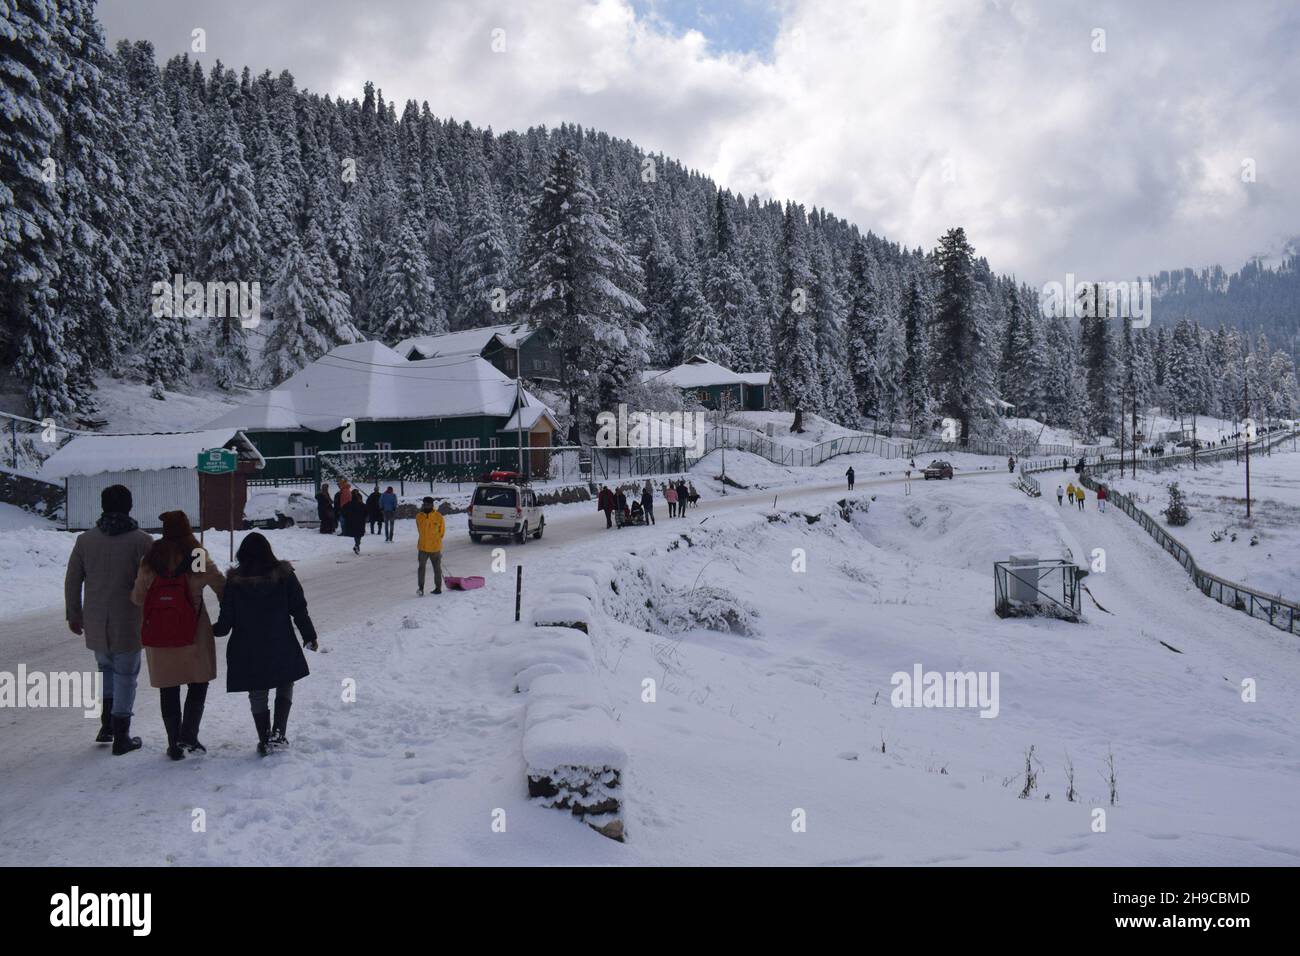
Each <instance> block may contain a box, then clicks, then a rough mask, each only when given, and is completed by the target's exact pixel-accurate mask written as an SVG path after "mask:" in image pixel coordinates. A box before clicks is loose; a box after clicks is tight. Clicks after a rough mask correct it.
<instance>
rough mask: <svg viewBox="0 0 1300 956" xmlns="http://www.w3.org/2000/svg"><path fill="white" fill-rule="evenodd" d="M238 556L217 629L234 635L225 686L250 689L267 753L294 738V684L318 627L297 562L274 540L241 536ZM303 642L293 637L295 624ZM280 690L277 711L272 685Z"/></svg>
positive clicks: (263, 753) (302, 674)
mask: <svg viewBox="0 0 1300 956" xmlns="http://www.w3.org/2000/svg"><path fill="white" fill-rule="evenodd" d="M235 559H236V561H237V562H238V563H237V564H236V565H235V566H234V567H233V568H231V569H230V571H229V573H228V574H227V575H226V587H225V590H224V591H223V592H222V595H221V613H220V614H219V615H217V623H216V624H214V625H213V627H212V632H213V633H214V634H215V635H216V636H217V637H224V636H225V635H227V634H229V635H230V640H229V641H227V642H226V692H227V693H231V694H237V693H244V692H246V693H247V694H248V706H249V709H250V710H251V711H252V713H253V726H254V727H255V728H256V729H257V752H258V753H259V754H260V755H261V756H263V757H265V756H266V755H267V754H269V753H271V752H272V751H274V750H277V749H279V748H281V747H286V746H288V744H289V738H288V737H287V736H285V734H286V731H287V730H288V726H289V709H290V707H292V706H293V685H294V683H295V682H296V681H300V680H302V679H303V678H304V677H306V676H307V675H308V674H309V673H311V671H310V670H309V669H308V667H307V657H306V655H304V654H303V648H306V649H307V650H311V651H315V650H317V649H318V646H319V645H318V643H317V639H316V627H315V625H314V624H312V621H311V616H310V615H309V614H308V613H307V596H306V594H304V593H303V589H302V584H301V582H299V580H298V576H297V575H296V574H294V571H293V565H292V564H290V563H289V562H288V561H281V560H279V559H278V558H277V557H276V556H275V552H274V551H272V550H271V544H270V542H269V541H267V540H266V537H265V536H264V535H262V534H261V533H260V532H257V531H254V532H253V533H252V534H250V535H248V536H247V537H246V538H244V540H243V541H242V542H240V545H239V550H238V551H236V552H235ZM295 625H296V626H297V628H298V634H299V635H300V636H301V638H302V647H299V646H298V641H297V640H296V639H295V637H294V627H295ZM272 689H274V690H275V717H274V719H273V718H272V716H271V690H272Z"/></svg>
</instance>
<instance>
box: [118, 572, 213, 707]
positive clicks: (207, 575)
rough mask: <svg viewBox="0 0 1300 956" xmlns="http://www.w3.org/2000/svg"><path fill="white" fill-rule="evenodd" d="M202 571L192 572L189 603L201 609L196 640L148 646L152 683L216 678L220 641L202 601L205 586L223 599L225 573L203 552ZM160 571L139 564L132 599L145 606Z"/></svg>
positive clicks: (165, 684) (175, 683)
mask: <svg viewBox="0 0 1300 956" xmlns="http://www.w3.org/2000/svg"><path fill="white" fill-rule="evenodd" d="M203 560H204V566H205V567H206V568H207V570H206V571H204V572H203V573H202V574H190V580H189V585H190V603H191V604H193V605H194V606H195V607H197V608H198V609H199V622H198V624H197V625H195V628H194V643H193V644H190V645H189V646H187V647H146V648H145V649H144V656H145V660H147V661H148V662H149V686H151V687H179V686H180V685H181V684H206V683H207V682H208V681H210V680H216V678H217V642H216V640H214V639H213V637H212V619H211V618H209V617H208V609H207V608H206V607H205V606H204V604H203V589H204V588H205V587H209V588H212V590H213V592H214V593H215V594H216V595H217V600H218V601H219V600H221V595H222V593H223V591H224V590H225V586H226V576H225V575H224V574H222V573H221V571H219V570H218V569H217V566H216V565H215V564H214V563H213V561H212V556H211V555H208V554H206V552H205V554H204V559H203ZM157 576H158V575H157V574H155V573H154V571H153V569H152V568H150V567H148V566H147V565H145V564H144V563H143V562H141V564H140V570H139V571H138V572H137V573H136V576H135V587H134V588H133V589H132V591H131V603H133V604H135V605H136V606H137V607H144V600H145V598H146V597H147V596H148V594H149V586H150V585H151V584H153V582H154V579H155V578H156V577H157Z"/></svg>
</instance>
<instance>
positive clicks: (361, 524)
mask: <svg viewBox="0 0 1300 956" xmlns="http://www.w3.org/2000/svg"><path fill="white" fill-rule="evenodd" d="M343 533H344V534H345V535H347V536H348V537H349V538H351V539H352V553H353V554H360V553H361V539H362V538H364V537H365V536H366V503H365V501H363V500H362V498H361V492H360V491H355V490H354V491H353V492H352V500H351V501H349V502H348V503H347V504H345V505H344V506H343Z"/></svg>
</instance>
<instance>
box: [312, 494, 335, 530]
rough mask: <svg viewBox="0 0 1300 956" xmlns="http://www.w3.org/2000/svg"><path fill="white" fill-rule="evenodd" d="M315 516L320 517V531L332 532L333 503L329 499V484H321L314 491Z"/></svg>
mask: <svg viewBox="0 0 1300 956" xmlns="http://www.w3.org/2000/svg"><path fill="white" fill-rule="evenodd" d="M316 517H317V518H319V519H320V533H321V534H333V533H334V503H333V502H332V501H331V500H330V488H329V485H321V486H320V491H318V492H316Z"/></svg>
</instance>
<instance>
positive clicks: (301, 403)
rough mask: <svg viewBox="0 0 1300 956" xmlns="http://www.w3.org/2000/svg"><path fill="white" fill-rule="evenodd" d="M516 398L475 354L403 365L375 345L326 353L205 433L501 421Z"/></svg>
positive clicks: (510, 385)
mask: <svg viewBox="0 0 1300 956" xmlns="http://www.w3.org/2000/svg"><path fill="white" fill-rule="evenodd" d="M515 394H516V392H515V381H514V379H512V378H507V377H506V376H505V375H503V374H502V373H501V372H500V371H499V370H497V369H496V368H495V367H494V366H493V365H492V364H491V363H490V362H487V361H485V360H484V359H481V358H479V357H478V356H476V355H461V356H447V357H442V358H432V359H420V360H417V361H411V362H408V361H407V360H406V359H405V358H403V357H402V356H401V355H399V354H398V353H397V352H395V351H393V350H392V349H390V348H389V347H388V346H386V345H384V344H382V343H380V342H356V343H353V344H351V345H340V346H339V347H338V348H335V349H333V350H331V351H329V352H327V353H326V354H324V355H322V356H321V357H320V358H318V359H317V360H316V361H315V362H312V363H311V364H310V365H308V366H307V367H306V368H304V369H303V370H302V371H300V372H298V373H297V374H296V375H294V376H293V377H292V378H290V379H288V380H287V381H285V382H283V383H281V384H280V385H278V386H276V387H275V388H273V389H268V390H267V391H265V392H261V393H259V394H258V395H257V396H256V397H255V398H253V399H252V400H251V401H249V402H248V403H247V404H245V405H241V406H240V407H239V408H234V409H231V410H230V411H228V412H226V413H225V414H223V415H222V416H221V417H220V418H218V419H216V420H215V421H213V422H212V423H211V425H210V426H209V427H217V426H219V425H222V426H231V427H237V428H245V429H249V430H257V429H277V430H278V429H288V428H307V429H311V430H312V431H330V430H332V429H335V428H338V427H339V426H340V425H342V424H343V420H344V419H345V418H350V419H352V420H353V421H390V420H401V419H415V418H464V417H467V416H474V415H487V416H492V417H497V418H507V417H509V416H510V414H511V413H512V412H513V411H514V407H515ZM525 396H526V399H525V400H526V401H527V393H525ZM532 401H533V402H536V401H537V400H536V399H532Z"/></svg>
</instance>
